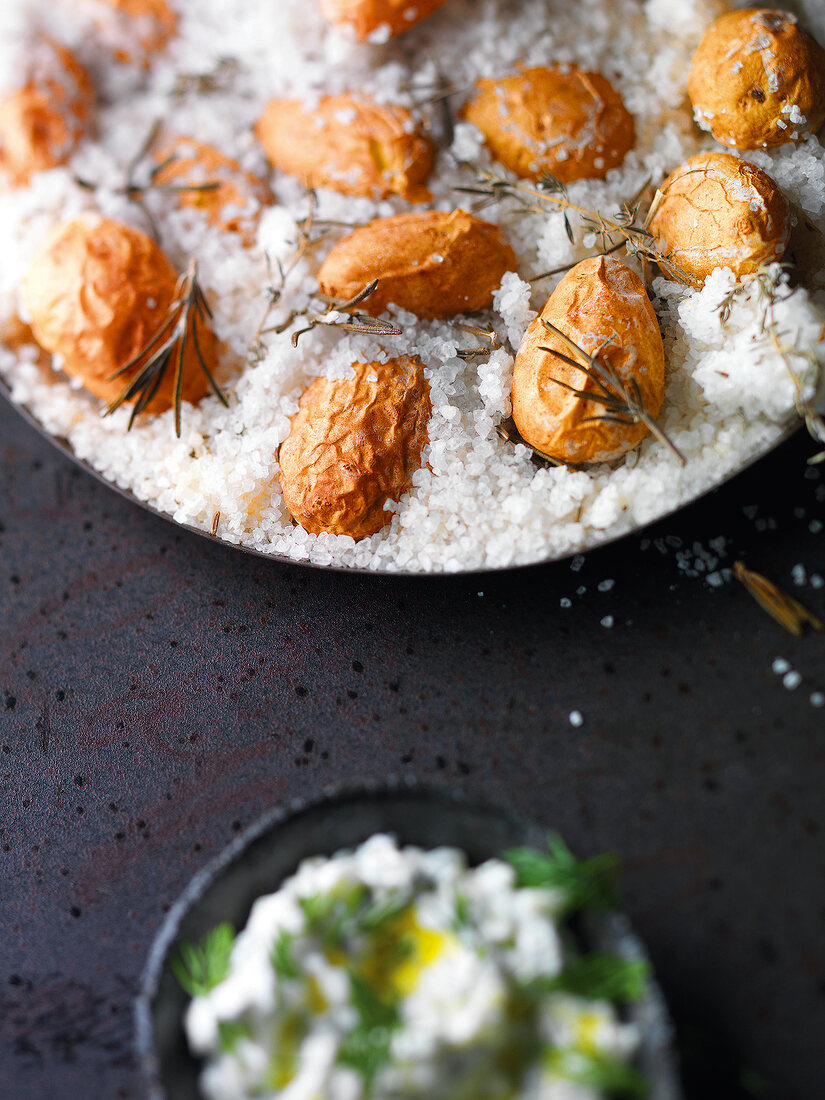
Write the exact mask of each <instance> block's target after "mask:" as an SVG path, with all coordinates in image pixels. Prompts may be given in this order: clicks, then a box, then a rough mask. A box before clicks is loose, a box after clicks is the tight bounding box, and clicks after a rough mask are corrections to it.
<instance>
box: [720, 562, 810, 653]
mask: <svg viewBox="0 0 825 1100" xmlns="http://www.w3.org/2000/svg"><path fill="white" fill-rule="evenodd" d="M733 575H734V577H735V578H736V579H737V580H738V581H739V583H740V584H742V585H744V587H745V589H746V590H747V591H748V592H749V593H750V594H751V596H753V598H754V599H755V600H756V602H757V603H758V604H759V606H760V607H761V608H762V610H763V611H766V612H767V613H768V614H769V615H770V616H771V618H772V619H775V620H776V622H778V623H779V625H780V626H781V627H784V629H785V630H787V631H788V633H789V634H793V635H795V636H796V637H797V638H801V637H802V635H803V634H804V633H805V629H806V627H810V628H811V630H815V631H816V632H817V633H818V634H821V633H823V631H825V624H823V623H822V622H821V620H820V619H818V618H817V617H816V615H814V614H813V613H812V612H811V611H809V610H808V609H807V607H805V606H804V605H803V604H801V603H800V602H799V600H797V599H795V598H794V597H793V596H789V595H788V593H787V592H783V591H782V589H781V588H778V587H777V586H776V585H775V584H774V583H773V581H770V580H768V578H767V577H763V576H762V574H761V573H754V572H753V571H752V570H751V569H747V568H746V567H745V566H744V565H743V563H742V562H741V561H736V562H734V563H733Z"/></svg>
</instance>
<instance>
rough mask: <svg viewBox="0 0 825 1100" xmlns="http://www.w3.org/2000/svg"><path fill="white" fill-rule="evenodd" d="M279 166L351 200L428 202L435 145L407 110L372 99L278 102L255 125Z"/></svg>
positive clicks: (331, 97)
mask: <svg viewBox="0 0 825 1100" xmlns="http://www.w3.org/2000/svg"><path fill="white" fill-rule="evenodd" d="M255 133H256V134H257V136H258V140H259V141H260V143H261V145H263V147H264V151H265V152H266V155H267V157H268V158H269V161H270V163H271V164H272V166H273V168H277V169H279V170H280V171H281V172H286V173H287V175H290V176H295V177H296V178H297V179H299V180H301V182H302V183H305V184H306V185H307V187H325V188H328V189H329V190H331V191H339V192H341V193H342V194H344V195H354V196H363V197H366V198H379V199H386V198H389V196H390V195H400V196H401V197H402V198H404V199H407V201H408V202H428V201H429V200H430V199H431V198H432V195H431V194H430V192H429V191H428V190H427V188H426V187H425V184H426V182H427V180H428V179H429V177H430V173H431V172H432V170H433V164H434V163H435V153H436V150H435V144H434V142H433V140H432V138H430V137H429V135H427V134H425V133H424V132H423V130H422V129H421V127H420V126H419V125H418V124H417V123H416V122H415V121H414V119H413V116H412V115H411V114H410V112H409V111H407V110H405V109H404V108H403V107H392V106H389V107H382V106H379V105H378V104H377V103H373V102H372V101H371V100H369V99H368V98H367V97H366V96H363V95H359V96H355V95H352V94H351V93H346V94H344V95H328V96H323V97H322V98H321V100H320V102H319V103H318V106H317V107H315V108H314V109H308V108H307V107H305V106H304V104H303V103H302V102H301V101H300V100H298V99H273V100H271V101H270V103H269V104H268V105H267V107H266V110H265V111H264V113H263V115H262V117H261V118H260V120H259V121H258V123H257V125H256V126H255Z"/></svg>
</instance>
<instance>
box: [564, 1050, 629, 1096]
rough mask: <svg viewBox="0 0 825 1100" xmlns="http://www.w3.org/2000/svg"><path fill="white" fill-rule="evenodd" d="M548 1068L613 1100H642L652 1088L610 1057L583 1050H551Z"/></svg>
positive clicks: (624, 1063) (626, 1066) (622, 1063)
mask: <svg viewBox="0 0 825 1100" xmlns="http://www.w3.org/2000/svg"><path fill="white" fill-rule="evenodd" d="M544 1057H545V1065H546V1067H547V1068H548V1069H549V1070H550V1071H551V1072H552V1073H554V1074H556V1075H557V1076H558V1077H561V1078H562V1079H563V1080H565V1081H572V1082H574V1083H575V1084H577V1085H585V1086H587V1087H588V1088H592V1089H595V1090H596V1091H597V1092H600V1093H602V1094H603V1095H604V1096H609V1097H611V1100H642V1098H643V1097H645V1096H647V1094H648V1092H649V1091H650V1085H649V1083H648V1082H647V1081H646V1080H645V1078H644V1077H642V1075H641V1074H640V1073H639V1072H638V1071H637V1070H635V1069H634V1068H633V1066H631V1065H628V1064H627V1062H621V1061H619V1059H618V1058H613V1057H612V1056H611V1055H609V1054H585V1053H584V1052H582V1051H580V1050H572V1049H568V1050H550V1051H548V1052H547V1053H546V1054H545V1056H544Z"/></svg>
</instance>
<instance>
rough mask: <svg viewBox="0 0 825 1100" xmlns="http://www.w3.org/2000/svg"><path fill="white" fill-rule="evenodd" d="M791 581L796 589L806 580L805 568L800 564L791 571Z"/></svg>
mask: <svg viewBox="0 0 825 1100" xmlns="http://www.w3.org/2000/svg"><path fill="white" fill-rule="evenodd" d="M791 580H792V581H793V583H794V584H795V585H796V587H797V588H801V587H802V586H803V585H804V584H805V583H806V582H807V580H808V575H807V573H806V571H805V566H804V565H802V564H799V565H795V566H794V567H793V569H792V570H791Z"/></svg>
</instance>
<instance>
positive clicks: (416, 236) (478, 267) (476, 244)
mask: <svg viewBox="0 0 825 1100" xmlns="http://www.w3.org/2000/svg"><path fill="white" fill-rule="evenodd" d="M515 269H516V257H515V253H514V252H513V250H512V248H511V247H510V245H509V243H508V242H507V240H506V238H505V237H504V234H503V233H502V232H501V230H500V229H499V228H498V226H496V225H492V224H491V223H490V222H485V221H481V219H480V218H476V217H474V216H473V215H472V214H468V213H466V211H464V210H453V211H452V212H451V213H442V212H441V211H437V210H430V211H427V212H425V213H420V214H397V215H396V216H395V217H391V218H378V219H377V220H376V221H373V222H370V224H369V225H365V226H363V228H361V229H356V231H355V232H354V233H352V234H350V236H349V237H345V238H344V239H343V240H342V241H340V242H339V243H338V244H337V245H336V246H335V248H333V249H332V251H331V252H330V254H329V256H328V257H327V258H326V260H325V261H324V263H323V264H322V266H321V270H320V272H319V275H318V281H319V284H320V288H321V293H322V294H326V295H328V296H329V297H330V298H336V299H343V300H348V299H350V298H353V297H354V296H355V295H356V294H358V293H360V291H362V290H363V289H364V287H366V286H368V285H369V284H370V283H371V282H372V281H373V280H374V279H377V280H378V287H377V289H376V290H375V291H374V292H373V293H372V294H371V295H370V296H369V298H367V299H366V300H365V301H364V302H363V303H362V304H361V305H360V306H359V307H358V308H359V309H361V310H364V311H365V312H367V313H370V314H371V315H372V316H373V317H377V316H378V315H379V314H380V313H383V312H384V310H385V309H386V308H387V305H388V304H389V303H390V302H394V303H395V304H396V305H397V306H400V307H401V308H402V309H406V310H409V312H410V313H414V314H416V316H418V317H424V318H428V319H434V318H445V317H455V316H456V315H457V314H459V313H473V312H476V311H477V310H480V309H488V308H489V307H490V306H491V305H492V304H493V292H494V291H495V290H497V289H498V287H499V285H500V284H501V280H502V278H503V277H504V275H505V273H506V272H508V271H515Z"/></svg>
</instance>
